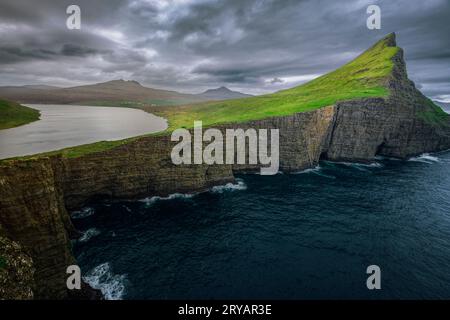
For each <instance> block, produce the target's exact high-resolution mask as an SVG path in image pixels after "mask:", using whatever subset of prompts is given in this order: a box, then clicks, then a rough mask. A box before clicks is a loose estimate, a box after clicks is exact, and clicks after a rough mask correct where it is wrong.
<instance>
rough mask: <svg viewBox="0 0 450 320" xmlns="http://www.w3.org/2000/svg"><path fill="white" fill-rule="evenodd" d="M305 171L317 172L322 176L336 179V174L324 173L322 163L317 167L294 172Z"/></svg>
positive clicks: (302, 172) (301, 172) (300, 172)
mask: <svg viewBox="0 0 450 320" xmlns="http://www.w3.org/2000/svg"><path fill="white" fill-rule="evenodd" d="M304 173H313V174H316V175H318V176H321V177H324V178H327V179H336V177H335V176H331V175H328V174H325V173H323V171H322V167H321V166H320V165H318V166H317V167H315V168H309V169H305V170H302V171H299V172H294V173H293V174H304Z"/></svg>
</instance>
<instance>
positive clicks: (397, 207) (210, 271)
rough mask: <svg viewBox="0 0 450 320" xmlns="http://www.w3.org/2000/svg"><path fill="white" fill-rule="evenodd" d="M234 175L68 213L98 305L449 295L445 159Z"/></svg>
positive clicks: (448, 167) (449, 192)
mask: <svg viewBox="0 0 450 320" xmlns="http://www.w3.org/2000/svg"><path fill="white" fill-rule="evenodd" d="M239 179H241V180H240V181H239V183H237V184H234V185H233V184H229V185H226V186H222V187H216V188H213V189H211V190H210V191H209V192H204V193H200V194H196V195H180V194H175V195H172V196H170V197H167V198H158V197H153V198H147V199H142V200H141V201H119V202H105V201H99V202H95V203H92V204H91V205H90V207H86V208H84V209H83V210H82V211H79V212H76V213H73V218H74V219H73V221H74V223H75V225H76V227H77V228H78V229H79V230H81V231H83V233H84V234H83V237H82V238H81V239H80V240H77V241H76V243H75V247H74V252H75V255H76V257H77V259H78V262H79V264H80V267H81V269H82V272H83V274H84V276H85V279H86V280H87V281H88V282H89V283H90V284H91V285H92V286H94V287H97V288H100V289H101V290H102V291H103V293H104V294H105V295H106V297H107V298H108V299H193V298H202V299H209V298H216V299H219V298H225V299H226V298H272V299H280V298H285V299H310V298H317V299H322V298H327V299H328V298H329V299H336V298H345V299H355V298H358V299H361V298H362V299H366V298H367V299H388V298H395V299H399V298H401V299H411V298H414V299H417V298H418V299H422V298H446V299H449V298H450V245H449V243H450V153H448V152H447V153H441V154H434V155H422V156H420V157H416V158H412V159H410V160H409V161H396V160H389V159H381V158H380V159H379V160H378V161H377V163H374V164H372V165H363V164H349V163H331V162H322V163H321V164H320V166H319V167H317V168H315V169H310V170H306V171H303V172H300V173H298V174H278V175H276V176H259V175H242V176H240V177H239ZM373 264H375V265H378V266H379V267H380V268H381V288H382V289H381V290H368V289H367V287H366V280H367V277H368V275H367V274H366V269H367V267H368V266H369V265H373Z"/></svg>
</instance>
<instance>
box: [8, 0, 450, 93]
mask: <svg viewBox="0 0 450 320" xmlns="http://www.w3.org/2000/svg"><path fill="white" fill-rule="evenodd" d="M71 4H76V5H78V6H79V7H80V9H81V29H80V30H70V29H68V28H67V26H66V20H67V18H68V16H69V15H68V14H67V13H66V9H67V7H68V6H69V5H71ZM372 4H376V5H378V6H379V7H380V9H381V29H380V30H369V29H368V28H367V26H366V20H367V18H368V16H369V15H368V14H367V12H366V10H367V7H368V6H369V5H372ZM449 21H450V0H427V1H424V0H339V1H337V0H129V1H125V0H107V1H105V0H103V1H100V0H68V1H66V0H58V1H55V0H53V1H50V0H34V1H29V0H1V2H0V75H1V77H0V86H7V85H25V84H47V85H56V86H76V85H83V84H91V83H98V82H104V81H109V80H114V79H125V80H136V81H139V82H140V83H141V84H142V85H145V86H149V87H153V88H162V89H172V90H177V91H180V92H190V93H198V92H201V91H204V90H206V89H209V88H214V87H219V86H227V87H229V88H231V89H233V90H238V91H242V92H245V93H252V94H262V93H267V92H274V91H278V90H281V89H285V88H289V87H293V86H295V85H298V84H301V83H304V82H306V81H308V80H311V79H314V78H315V77H317V76H319V75H321V74H324V73H327V72H329V71H332V70H334V69H336V68H337V67H339V66H341V65H343V64H345V63H346V62H348V61H350V60H351V59H353V58H355V57H356V56H357V55H358V54H360V53H361V52H362V51H364V50H365V49H367V48H368V47H370V46H371V45H372V44H373V43H374V42H376V41H377V40H378V39H380V38H382V37H383V36H384V35H386V34H388V33H390V32H396V34H397V43H398V45H399V46H401V47H402V48H404V50H405V58H406V62H407V67H408V72H409V76H410V78H411V79H412V80H413V81H414V82H415V83H416V85H417V87H418V88H420V89H421V90H422V91H423V92H424V93H425V94H426V95H428V96H430V97H432V98H436V99H439V100H441V101H448V102H450V36H449V35H450V23H449Z"/></svg>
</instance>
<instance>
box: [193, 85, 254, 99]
mask: <svg viewBox="0 0 450 320" xmlns="http://www.w3.org/2000/svg"><path fill="white" fill-rule="evenodd" d="M197 95H198V96H200V97H203V98H205V99H209V100H228V99H240V98H247V97H253V95H251V94H246V93H242V92H239V91H234V90H230V89H229V88H227V87H224V86H221V87H218V88H215V89H208V90H206V91H204V92H202V93H199V94H197Z"/></svg>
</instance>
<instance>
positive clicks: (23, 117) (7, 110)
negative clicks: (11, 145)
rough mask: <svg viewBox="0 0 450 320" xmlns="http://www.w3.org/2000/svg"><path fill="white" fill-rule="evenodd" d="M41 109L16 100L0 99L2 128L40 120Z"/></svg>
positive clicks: (0, 123) (0, 124) (0, 126)
mask: <svg viewBox="0 0 450 320" xmlns="http://www.w3.org/2000/svg"><path fill="white" fill-rule="evenodd" d="M39 115H40V113H39V111H37V110H35V109H32V108H28V107H25V106H22V105H20V104H17V103H15V102H11V101H6V100H0V130H1V129H8V128H13V127H17V126H21V125H23V124H27V123H30V122H33V121H36V120H39Z"/></svg>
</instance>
